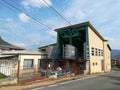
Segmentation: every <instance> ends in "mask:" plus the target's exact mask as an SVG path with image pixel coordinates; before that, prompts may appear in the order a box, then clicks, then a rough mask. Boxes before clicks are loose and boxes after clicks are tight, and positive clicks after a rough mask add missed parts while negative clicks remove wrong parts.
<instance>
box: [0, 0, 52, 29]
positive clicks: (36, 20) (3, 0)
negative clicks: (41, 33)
mask: <svg viewBox="0 0 120 90" xmlns="http://www.w3.org/2000/svg"><path fill="white" fill-rule="evenodd" d="M1 1H2V2H3V3H5V4H6V5H8V6H10V7H11V8H14V9H15V10H17V11H19V12H23V13H24V14H25V15H27V16H28V17H30V18H31V19H32V20H34V21H35V22H37V24H41V25H43V26H44V27H46V28H47V29H48V30H51V29H52V28H51V27H49V26H48V25H46V24H44V23H42V22H40V21H39V20H38V19H36V18H34V17H32V16H31V15H29V14H28V13H26V12H25V11H23V10H21V9H19V8H17V7H15V6H13V5H12V4H10V3H8V2H7V1H5V0H1ZM11 8H9V9H11ZM11 10H13V9H11ZM15 12H16V11H15Z"/></svg>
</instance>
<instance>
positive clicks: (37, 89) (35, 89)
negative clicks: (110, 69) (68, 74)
mask: <svg viewBox="0 0 120 90" xmlns="http://www.w3.org/2000/svg"><path fill="white" fill-rule="evenodd" d="M105 74H107V73H104V74H100V75H95V76H90V77H85V78H80V79H76V80H71V81H66V82H62V83H58V84H53V85H49V86H47V87H55V86H59V85H63V84H68V83H71V82H76V81H81V80H85V79H90V78H94V77H97V76H101V75H105ZM43 88H46V87H40V88H34V89H31V90H40V89H43Z"/></svg>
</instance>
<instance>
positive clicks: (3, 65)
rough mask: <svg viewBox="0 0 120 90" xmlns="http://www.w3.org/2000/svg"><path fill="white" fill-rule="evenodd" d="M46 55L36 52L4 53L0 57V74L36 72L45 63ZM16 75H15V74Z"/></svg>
mask: <svg viewBox="0 0 120 90" xmlns="http://www.w3.org/2000/svg"><path fill="white" fill-rule="evenodd" d="M46 58H47V57H46V53H43V52H40V51H37V50H22V51H5V52H3V53H2V55H1V56H0V72H1V73H3V74H5V75H12V74H13V73H14V74H15V73H18V72H17V71H18V67H19V71H20V72H19V73H20V74H24V73H26V72H27V73H28V72H34V71H38V69H39V68H42V67H43V68H44V66H45V64H46V63H47V59H46ZM16 75H17V74H16Z"/></svg>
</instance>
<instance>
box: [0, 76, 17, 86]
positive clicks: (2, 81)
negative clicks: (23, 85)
mask: <svg viewBox="0 0 120 90" xmlns="http://www.w3.org/2000/svg"><path fill="white" fill-rule="evenodd" d="M11 84H17V78H6V79H0V86H3V85H11Z"/></svg>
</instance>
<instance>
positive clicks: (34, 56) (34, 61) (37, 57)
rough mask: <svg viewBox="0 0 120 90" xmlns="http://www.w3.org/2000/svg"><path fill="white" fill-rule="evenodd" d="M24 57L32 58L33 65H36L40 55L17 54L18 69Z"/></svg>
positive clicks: (21, 67)
mask: <svg viewBox="0 0 120 90" xmlns="http://www.w3.org/2000/svg"><path fill="white" fill-rule="evenodd" d="M24 59H33V66H34V67H37V65H38V60H39V59H41V55H19V60H20V69H23V66H24Z"/></svg>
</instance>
